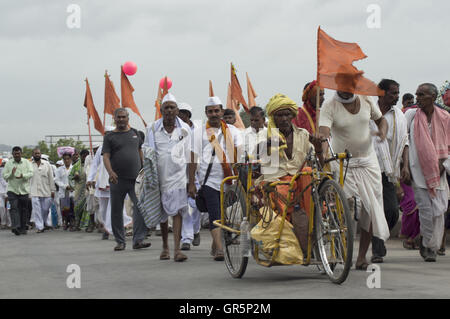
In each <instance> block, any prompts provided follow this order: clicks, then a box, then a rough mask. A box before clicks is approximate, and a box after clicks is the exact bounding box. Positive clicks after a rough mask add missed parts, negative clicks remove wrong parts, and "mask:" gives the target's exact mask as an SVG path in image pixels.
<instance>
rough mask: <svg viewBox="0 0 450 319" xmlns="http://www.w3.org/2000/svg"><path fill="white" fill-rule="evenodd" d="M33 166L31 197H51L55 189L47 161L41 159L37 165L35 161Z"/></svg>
mask: <svg viewBox="0 0 450 319" xmlns="http://www.w3.org/2000/svg"><path fill="white" fill-rule="evenodd" d="M31 166H32V167H33V177H32V178H31V189H30V196H31V197H51V196H52V193H54V192H55V191H56V187H55V181H54V179H53V169H52V166H51V165H50V163H49V162H47V161H45V160H41V164H40V165H39V166H38V165H37V164H36V163H35V162H33V163H32V164H31Z"/></svg>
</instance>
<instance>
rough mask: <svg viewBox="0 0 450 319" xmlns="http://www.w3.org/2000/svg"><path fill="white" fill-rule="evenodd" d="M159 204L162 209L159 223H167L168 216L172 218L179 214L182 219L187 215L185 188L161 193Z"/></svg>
mask: <svg viewBox="0 0 450 319" xmlns="http://www.w3.org/2000/svg"><path fill="white" fill-rule="evenodd" d="M161 204H162V207H163V216H162V217H161V223H165V222H167V220H168V218H169V216H171V217H173V216H176V215H177V214H181V216H182V217H184V216H185V215H186V214H187V213H188V201H187V193H186V188H184V189H175V190H171V191H168V192H163V193H162V194H161Z"/></svg>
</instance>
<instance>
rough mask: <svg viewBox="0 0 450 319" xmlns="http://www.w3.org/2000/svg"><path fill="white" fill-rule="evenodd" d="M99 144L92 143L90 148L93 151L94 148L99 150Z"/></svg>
mask: <svg viewBox="0 0 450 319" xmlns="http://www.w3.org/2000/svg"><path fill="white" fill-rule="evenodd" d="M100 145H101V144H100V143H98V142H97V143H92V148H93V149H94V148H99V147H100Z"/></svg>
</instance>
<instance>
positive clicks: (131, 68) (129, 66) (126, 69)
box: [122, 61, 137, 75]
mask: <svg viewBox="0 0 450 319" xmlns="http://www.w3.org/2000/svg"><path fill="white" fill-rule="evenodd" d="M122 68H123V73H125V74H126V75H134V74H135V73H136V71H137V65H136V63H134V62H131V61H127V62H125V64H124V65H123V67H122Z"/></svg>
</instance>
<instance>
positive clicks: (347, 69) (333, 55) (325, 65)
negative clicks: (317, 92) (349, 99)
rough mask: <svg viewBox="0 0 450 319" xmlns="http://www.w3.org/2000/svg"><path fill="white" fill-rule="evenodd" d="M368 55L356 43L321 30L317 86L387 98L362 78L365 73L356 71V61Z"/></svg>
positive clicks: (319, 33)
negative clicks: (336, 37) (340, 39)
mask: <svg viewBox="0 0 450 319" xmlns="http://www.w3.org/2000/svg"><path fill="white" fill-rule="evenodd" d="M366 57H367V56H366V55H365V54H364V52H363V51H362V50H361V48H360V47H359V45H358V44H357V43H348V42H341V41H337V40H335V39H333V38H332V37H330V36H329V35H328V34H326V33H325V32H324V31H322V29H320V27H319V29H318V31H317V82H318V83H317V84H318V85H319V87H320V88H327V89H332V90H337V91H343V92H348V93H355V94H361V95H372V96H375V95H378V96H382V95H384V91H383V90H381V89H379V88H378V86H377V85H376V84H375V83H373V82H372V81H370V80H369V79H366V78H365V77H363V74H364V72H363V71H360V70H358V69H357V68H355V67H354V66H353V65H352V63H353V62H354V61H358V60H362V59H365V58H366Z"/></svg>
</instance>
